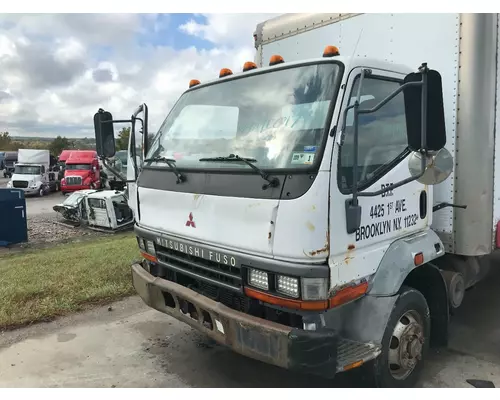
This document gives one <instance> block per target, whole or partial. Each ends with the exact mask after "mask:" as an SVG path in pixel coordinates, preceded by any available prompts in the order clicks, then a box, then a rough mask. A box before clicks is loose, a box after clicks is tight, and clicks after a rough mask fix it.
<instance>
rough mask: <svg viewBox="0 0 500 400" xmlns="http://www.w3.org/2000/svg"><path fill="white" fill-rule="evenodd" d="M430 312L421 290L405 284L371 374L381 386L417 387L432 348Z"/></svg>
mask: <svg viewBox="0 0 500 400" xmlns="http://www.w3.org/2000/svg"><path fill="white" fill-rule="evenodd" d="M430 328H431V324H430V313H429V306H428V305H427V301H426V300H425V297H424V296H423V295H422V293H420V292H419V291H418V290H416V289H413V288H410V287H406V286H403V287H402V288H401V290H400V295H399V298H398V300H397V301H396V304H395V305H394V308H393V310H392V313H391V315H390V317H389V321H388V323H387V326H386V328H385V332H384V336H383V339H382V354H380V355H379V356H378V357H377V358H376V359H375V360H374V362H373V365H372V366H371V367H372V369H373V370H372V371H371V375H372V376H373V379H374V381H375V384H376V386H378V387H390V388H402V387H413V386H415V385H416V383H417V382H418V379H419V378H420V373H421V371H422V368H423V364H424V359H425V357H426V355H427V352H428V349H429V340H430Z"/></svg>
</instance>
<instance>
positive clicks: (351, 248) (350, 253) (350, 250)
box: [344, 244, 356, 264]
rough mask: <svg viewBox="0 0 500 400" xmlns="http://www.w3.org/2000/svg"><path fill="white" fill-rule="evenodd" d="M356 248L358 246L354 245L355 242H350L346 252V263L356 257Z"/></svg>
mask: <svg viewBox="0 0 500 400" xmlns="http://www.w3.org/2000/svg"><path fill="white" fill-rule="evenodd" d="M355 248H356V246H355V245H353V244H349V245H348V246H347V253H346V255H345V257H344V262H345V263H346V264H349V262H350V261H351V260H353V259H354V249H355Z"/></svg>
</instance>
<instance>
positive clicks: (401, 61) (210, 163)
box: [94, 14, 500, 387]
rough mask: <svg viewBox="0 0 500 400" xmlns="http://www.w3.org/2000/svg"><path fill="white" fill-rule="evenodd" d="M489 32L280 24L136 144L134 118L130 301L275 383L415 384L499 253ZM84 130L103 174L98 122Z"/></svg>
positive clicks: (446, 18)
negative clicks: (468, 292)
mask: <svg viewBox="0 0 500 400" xmlns="http://www.w3.org/2000/svg"><path fill="white" fill-rule="evenodd" d="M498 23H499V19H498V15H497V14H345V15H344V14H290V15H284V16H281V17H278V18H275V19H272V20H269V21H265V22H263V23H261V24H259V25H258V26H257V29H256V32H255V34H254V38H255V47H256V50H257V51H256V58H255V60H254V61H253V62H252V61H249V62H247V63H245V65H244V66H242V67H243V68H242V71H234V72H233V71H231V70H228V69H226V68H223V69H221V71H220V74H219V78H216V77H214V78H216V79H214V80H212V81H210V82H202V83H200V82H199V81H197V80H195V79H193V80H192V81H191V82H190V84H189V88H188V89H187V90H186V92H185V93H183V94H182V96H181V97H180V99H179V100H178V102H177V103H176V104H175V105H174V107H173V108H172V110H171V111H170V113H169V114H168V116H167V117H166V119H165V121H164V123H163V124H162V125H161V128H160V129H159V131H158V133H157V134H156V136H155V138H154V140H153V141H152V143H148V141H147V107H146V106H145V105H142V106H140V107H139V108H138V109H137V110H136V111H135V112H134V113H133V114H132V117H131V118H130V120H129V121H130V122H131V123H132V134H131V135H130V138H131V139H130V145H129V159H131V160H132V159H134V156H137V154H136V144H137V141H138V140H140V134H139V135H137V133H138V130H136V129H135V127H136V124H138V123H139V122H140V123H143V128H144V129H143V130H144V134H143V136H142V138H143V139H142V143H143V149H142V153H143V154H142V155H144V161H141V162H139V163H137V165H136V163H134V164H132V163H130V162H129V169H128V177H127V179H128V180H129V181H130V183H129V191H130V195H129V204H130V205H131V207H132V208H133V209H134V213H135V215H136V225H135V232H136V234H137V241H138V246H139V248H140V252H141V254H142V256H143V261H142V262H141V263H134V264H133V265H132V276H133V283H134V286H135V289H136V290H137V292H138V293H139V295H140V296H141V297H142V299H143V300H144V301H145V302H146V303H147V304H148V305H149V306H151V307H153V308H155V309H157V310H159V311H161V312H164V313H166V314H169V315H171V316H173V317H175V318H177V319H179V320H181V321H184V322H185V323H187V324H189V325H191V326H192V327H194V328H195V329H198V330H200V331H202V332H205V333H206V334H207V335H209V336H211V337H212V338H213V339H215V340H216V341H217V342H219V343H222V344H224V345H227V346H228V347H230V348H232V349H233V350H234V351H236V352H239V353H241V354H244V355H246V356H249V357H252V358H255V359H258V360H261V361H264V362H267V363H270V364H273V365H277V366H280V367H283V368H287V369H290V370H297V371H303V372H305V373H311V374H318V375H322V376H325V377H329V378H331V377H333V376H335V374H337V373H340V372H343V371H347V370H351V369H353V368H358V367H362V368H365V369H366V372H367V373H370V374H371V376H372V377H373V379H374V381H375V383H376V384H377V385H379V386H383V387H399V386H412V385H414V384H415V383H416V382H417V380H418V377H419V374H420V372H421V370H422V368H423V366H424V361H425V358H426V355H427V351H428V348H429V345H431V344H432V345H446V343H447V338H448V327H449V322H450V315H451V314H452V310H453V309H455V308H457V307H459V306H460V304H461V302H462V299H463V296H464V293H465V289H466V288H468V287H470V286H472V285H474V284H475V283H476V282H477V281H478V280H479V279H481V278H482V277H484V276H485V274H486V272H487V270H488V268H489V265H490V263H489V262H488V261H489V256H490V255H491V254H492V253H493V252H495V251H496V249H497V247H498V246H499V244H500V240H499V238H498V236H497V235H499V234H500V231H499V230H498V221H499V219H500V201H499V200H498V199H500V192H499V190H500V164H499V160H500V157H498V154H499V149H500V140H498V139H497V138H498V135H495V132H496V131H497V130H498V124H499V122H500V112H499V110H498V104H500V102H499V100H500V99H499V98H498V96H499V95H500V90H498V89H499V82H500V76H499V75H500V64H499V61H498V46H499V29H498ZM221 67H224V66H221ZM193 78H196V77H193ZM139 115H141V118H139ZM121 122H123V120H122V121H121ZM94 124H95V129H96V140H97V149H98V153H99V155H100V156H102V157H111V156H113V155H114V136H113V135H114V130H113V117H112V115H111V113H109V112H107V111H104V110H102V109H100V110H99V111H98V113H97V114H96V115H95V116H94ZM137 136H139V138H137ZM141 160H142V158H141Z"/></svg>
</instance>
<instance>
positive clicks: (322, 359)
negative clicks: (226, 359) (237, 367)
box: [132, 264, 339, 378]
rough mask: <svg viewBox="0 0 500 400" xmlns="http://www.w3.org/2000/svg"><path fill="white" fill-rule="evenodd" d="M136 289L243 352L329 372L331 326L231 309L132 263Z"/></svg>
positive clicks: (332, 367) (333, 367)
mask: <svg viewBox="0 0 500 400" xmlns="http://www.w3.org/2000/svg"><path fill="white" fill-rule="evenodd" d="M132 279H133V284H134V287H135V290H136V291H137V293H138V294H139V296H140V297H141V298H142V299H143V301H144V302H145V303H146V304H147V305H149V306H150V307H152V308H154V309H156V310H158V311H160V312H163V313H165V314H168V315H170V316H172V317H174V318H176V319H178V320H180V321H183V322H185V323H187V324H188V325H190V326H192V327H193V328H195V329H197V330H199V331H201V332H204V333H205V334H207V335H208V336H209V337H211V338H212V339H214V340H215V341H216V342H218V343H220V344H223V345H225V346H228V347H229V348H231V349H232V350H234V351H235V352H237V353H240V354H242V355H244V356H247V357H250V358H253V359H256V360H259V361H262V362H265V363H268V364H272V365H276V366H278V367H282V368H285V369H288V370H293V371H298V372H305V373H309V374H314V375H319V376H322V377H325V378H333V376H335V374H336V371H337V349H338V348H339V338H338V336H337V334H336V332H335V331H333V330H327V329H325V330H319V331H304V330H301V329H295V328H291V327H288V326H286V325H281V324H277V323H275V322H271V321H267V320H264V319H261V318H257V317H254V316H251V315H248V314H244V313H242V312H238V311H235V310H233V309H231V308H229V307H226V306H224V305H223V304H221V303H218V302H215V301H213V300H211V299H209V298H208V297H205V296H203V295H201V294H199V293H197V292H195V291H193V290H191V289H188V288H186V287H184V286H181V285H179V284H177V283H174V282H171V281H168V280H165V279H162V278H158V277H154V276H153V275H151V274H150V273H149V272H148V271H146V270H145V269H144V268H143V266H142V265H140V264H133V265H132Z"/></svg>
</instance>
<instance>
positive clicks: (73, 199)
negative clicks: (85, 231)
mask: <svg viewBox="0 0 500 400" xmlns="http://www.w3.org/2000/svg"><path fill="white" fill-rule="evenodd" d="M85 196H86V195H85V194H83V193H81V192H73V193H71V194H70V195H69V196H68V197H67V198H66V200H64V203H63V205H65V206H70V207H74V206H77V205H78V204H79V203H80V201H81V199H82V198H83V197H85Z"/></svg>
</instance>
